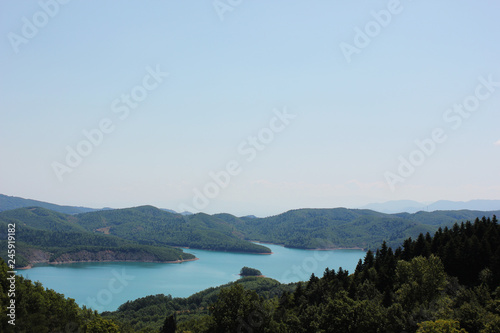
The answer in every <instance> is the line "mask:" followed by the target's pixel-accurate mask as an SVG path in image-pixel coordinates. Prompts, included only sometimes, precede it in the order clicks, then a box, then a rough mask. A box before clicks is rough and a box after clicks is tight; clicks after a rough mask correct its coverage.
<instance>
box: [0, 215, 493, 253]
mask: <svg viewBox="0 0 500 333" xmlns="http://www.w3.org/2000/svg"><path fill="white" fill-rule="evenodd" d="M493 214H497V215H500V211H497V212H479V211H468V210H460V211H436V212H418V213H415V214H407V213H401V214H384V213H379V212H375V211H371V210H359V209H346V208H334V209H298V210H291V211H288V212H285V213H283V214H279V215H276V216H271V217H266V218H255V217H241V218H239V217H236V216H233V215H230V214H216V215H207V214H203V213H199V214H193V215H188V216H184V215H181V214H176V213H171V212H167V211H164V210H161V209H158V208H155V207H152V206H141V207H134V208H126V209H115V210H103V211H96V212H89V213H81V214H75V215H68V214H62V213H57V212H54V211H50V210H47V209H43V208H35V207H31V208H20V209H15V210H9V211H4V212H0V221H3V223H4V224H5V223H7V221H9V220H15V221H18V222H19V225H20V226H21V228H23V227H24V228H25V230H26V231H25V232H23V233H22V235H21V236H20V237H21V241H22V237H24V239H25V241H26V243H27V244H29V245H31V246H32V248H33V246H35V247H36V246H41V247H44V250H45V251H46V252H51V253H53V254H61V253H62V252H61V251H65V250H66V251H68V250H69V249H70V247H71V250H72V251H73V252H72V253H76V252H78V251H80V250H84V249H85V246H87V247H90V246H91V244H92V246H95V248H94V253H97V254H95V255H91V256H90V257H88V259H89V260H92V258H93V257H92V256H94V257H95V258H94V259H95V260H100V259H99V258H102V255H103V253H102V251H105V247H106V246H108V247H109V244H114V245H113V246H119V247H127V246H128V247H129V248H130V246H132V245H133V246H134V249H133V250H130V251H128V253H129V254H131V257H133V258H137V257H141V256H143V257H144V258H146V257H147V258H149V259H148V260H151V261H162V260H160V259H159V258H160V257H161V258H163V260H165V259H166V258H169V259H168V260H165V261H169V260H177V259H181V256H182V252H181V251H179V250H176V249H172V248H171V246H175V247H190V248H198V249H207V250H218V251H231V252H249V253H270V252H271V251H270V250H269V248H267V247H265V246H262V245H258V244H254V243H251V242H250V240H252V241H260V242H269V243H275V244H283V245H285V246H288V247H293V248H304V249H315V248H363V249H368V248H372V249H373V248H376V247H378V246H379V245H380V244H381V243H382V242H383V241H386V242H387V244H388V245H389V246H391V247H397V246H399V245H401V244H402V242H403V241H404V240H405V239H406V238H408V237H413V238H415V237H417V236H418V235H419V234H420V233H423V234H425V233H427V232H429V233H434V232H435V231H437V230H438V228H439V227H445V226H451V225H452V224H453V223H455V222H462V221H466V220H474V219H475V218H476V217H478V216H486V217H491V216H493ZM36 230H43V231H44V232H40V231H36ZM54 232H57V233H58V234H57V235H53V234H52V233H54ZM66 233H69V234H66ZM4 239H5V238H4ZM69 240H72V241H69ZM138 245H141V246H150V247H151V246H153V247H161V248H163V250H159V249H152V248H149V249H147V251H146V252H140V251H138V248H137V246H138ZM49 247H57V249H48V248H49ZM144 249H145V248H144ZM167 249H168V252H169V254H168V255H166V252H165V251H167ZM158 251H159V252H158ZM153 252H154V253H156V254H159V253H160V252H161V253H162V254H161V255H160V256H157V255H154V254H152V253H153ZM132 253H133V255H132ZM24 254H26V253H24ZM26 255H27V256H30V257H31V258H32V259H31V261H33V260H34V259H33V257H34V256H33V253H31V254H26ZM112 256H113V255H112ZM77 257H78V258H79V259H78V260H84V258H83V257H82V253H80V254H79V255H78V256H77ZM51 258H52V259H51V260H55V258H54V256H53V255H52V257H51ZM119 258H123V257H120V256H119ZM182 258H183V259H187V258H190V256H189V255H187V254H186V255H184V256H183V257H182ZM45 259H47V258H45ZM20 260H21V263H25V262H23V260H22V256H21V258H20Z"/></svg>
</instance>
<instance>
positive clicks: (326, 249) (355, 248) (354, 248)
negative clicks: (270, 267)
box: [251, 240, 366, 251]
mask: <svg viewBox="0 0 500 333" xmlns="http://www.w3.org/2000/svg"><path fill="white" fill-rule="evenodd" d="M251 242H252V243H258V244H269V245H276V246H282V247H284V248H287V249H295V250H306V251H335V250H361V251H366V249H365V248H362V247H358V246H353V247H323V248H316V249H304V248H299V247H290V246H286V245H285V244H277V243H271V242H261V241H256V240H252V241H251Z"/></svg>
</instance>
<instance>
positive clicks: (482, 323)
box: [0, 216, 500, 333]
mask: <svg viewBox="0 0 500 333" xmlns="http://www.w3.org/2000/svg"><path fill="white" fill-rule="evenodd" d="M8 271H9V269H8V268H7V266H6V264H5V263H4V262H3V261H2V260H0V303H1V306H2V310H1V313H0V315H1V316H2V322H1V331H2V332H14V331H15V332H23V331H25V332H66V331H68V330H69V331H70V332H104V333H105V332H124V333H128V332H143V333H144V332H172V329H173V328H174V327H175V331H176V332H297V333H299V332H419V333H425V332H468V333H492V332H499V331H500V226H499V224H498V220H497V218H496V216H493V217H492V218H491V219H490V218H485V217H484V218H482V219H476V220H475V221H474V222H473V223H471V222H465V223H460V224H455V225H453V226H451V227H450V228H448V227H445V228H439V229H438V230H437V232H436V233H435V234H434V235H431V234H429V233H426V234H420V235H419V236H418V237H416V238H415V239H410V238H409V239H407V240H405V241H404V242H403V245H402V246H401V247H398V248H396V249H395V250H393V249H392V248H391V247H389V246H387V243H386V242H383V243H382V244H381V246H380V247H379V248H378V249H377V250H375V251H371V250H369V251H367V253H366V256H365V258H364V260H360V261H359V262H358V265H357V267H356V269H355V271H354V272H352V274H350V273H349V272H347V271H345V270H343V269H342V268H338V269H337V270H335V269H326V270H325V272H324V274H323V276H322V277H316V276H315V275H311V277H310V278H309V280H308V281H306V282H300V283H296V284H289V285H283V284H280V283H279V282H277V281H275V280H272V279H268V278H262V277H246V278H242V279H240V280H239V281H237V282H234V283H230V284H228V285H225V286H221V287H218V288H209V289H207V290H204V291H202V292H200V293H197V294H194V295H192V296H190V297H188V298H172V297H170V296H165V295H156V296H148V297H144V298H141V299H138V300H135V301H131V302H127V303H125V304H123V305H122V306H120V307H119V309H118V310H117V311H114V312H105V313H102V314H98V313H96V312H95V311H92V310H91V309H86V308H80V307H78V305H77V304H75V302H74V301H73V300H72V299H67V298H65V297H64V296H63V295H61V294H58V293H56V292H54V291H52V290H47V289H44V288H43V287H42V285H41V284H40V283H32V282H31V281H29V280H26V279H24V278H22V277H19V276H16V277H15V281H16V292H15V293H16V295H15V300H16V330H13V327H12V325H10V324H9V323H8V320H9V317H8V316H7V314H8V311H9V309H8V308H7V306H8V304H9V302H10V299H11V297H10V296H9V288H10V280H9V278H10V277H11V276H12V274H11V273H9V272H8Z"/></svg>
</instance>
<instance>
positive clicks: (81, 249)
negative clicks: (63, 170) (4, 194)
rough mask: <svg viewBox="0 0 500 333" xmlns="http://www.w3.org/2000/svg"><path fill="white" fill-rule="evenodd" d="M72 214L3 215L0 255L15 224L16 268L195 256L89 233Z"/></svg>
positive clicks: (16, 212)
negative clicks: (42, 264) (65, 263)
mask: <svg viewBox="0 0 500 333" xmlns="http://www.w3.org/2000/svg"><path fill="white" fill-rule="evenodd" d="M76 221H77V219H76V218H75V217H74V216H72V215H65V214H61V213H57V212H54V211H51V210H48V209H44V208H40V207H32V208H20V209H15V210H10V211H6V212H1V213H0V237H1V238H0V247H1V248H2V249H4V250H3V251H2V252H1V253H0V255H1V257H3V258H4V259H7V250H6V249H7V239H8V238H7V230H8V229H12V226H9V225H11V224H14V225H15V243H16V248H15V251H16V256H15V257H16V262H15V264H16V267H25V266H29V265H31V264H35V263H62V262H80V261H152V262H166V261H180V260H190V259H194V258H195V257H194V256H193V255H192V254H189V253H184V252H183V251H182V250H181V249H177V248H172V247H168V246H153V245H144V244H139V243H137V242H134V241H130V240H124V239H121V238H119V237H116V236H112V235H105V234H102V233H95V232H89V231H86V230H85V229H84V228H83V227H81V226H79V225H78V224H77V223H76Z"/></svg>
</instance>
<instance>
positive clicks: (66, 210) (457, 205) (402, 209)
mask: <svg viewBox="0 0 500 333" xmlns="http://www.w3.org/2000/svg"><path fill="white" fill-rule="evenodd" d="M22 207H42V208H46V209H50V210H53V211H56V212H59V213H63V214H79V213H88V212H95V211H99V210H109V209H112V208H109V207H104V208H89V207H81V206H62V205H57V204H53V203H48V202H44V201H38V200H33V199H25V198H20V197H15V196H8V195H4V194H0V212H1V211H4V210H10V209H16V208H22ZM356 208H357V209H369V210H373V211H376V212H380V213H386V214H396V213H416V212H419V211H426V212H433V211H437V210H462V209H467V210H479V211H493V210H500V200H470V201H449V200H439V201H436V202H432V203H424V202H418V201H414V200H393V201H387V202H383V203H370V204H367V205H364V206H361V207H356ZM160 209H161V210H163V211H166V212H169V213H180V214H182V215H190V214H192V213H191V212H176V211H174V210H172V209H166V208H160ZM247 217H255V216H254V215H248V216H247Z"/></svg>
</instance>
